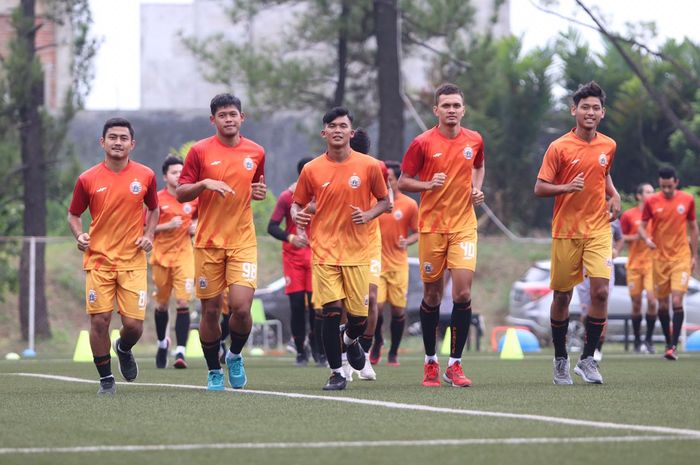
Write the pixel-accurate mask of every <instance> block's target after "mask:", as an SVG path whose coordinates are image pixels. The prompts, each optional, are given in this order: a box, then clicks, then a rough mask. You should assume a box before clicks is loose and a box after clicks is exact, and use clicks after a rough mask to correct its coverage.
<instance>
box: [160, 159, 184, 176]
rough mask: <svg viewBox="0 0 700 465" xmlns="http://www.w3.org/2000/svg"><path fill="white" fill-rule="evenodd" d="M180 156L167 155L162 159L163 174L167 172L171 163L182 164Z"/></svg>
mask: <svg viewBox="0 0 700 465" xmlns="http://www.w3.org/2000/svg"><path fill="white" fill-rule="evenodd" d="M184 164H185V162H183V161H182V158H180V157H178V156H175V155H168V156H167V157H165V160H164V161H163V174H168V169H169V168H170V167H171V166H173V165H184Z"/></svg>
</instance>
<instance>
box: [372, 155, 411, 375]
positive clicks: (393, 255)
mask: <svg viewBox="0 0 700 465" xmlns="http://www.w3.org/2000/svg"><path fill="white" fill-rule="evenodd" d="M386 166H387V168H388V171H389V184H390V186H391V190H392V191H393V192H394V208H393V209H392V210H391V212H388V213H386V214H384V215H380V216H379V227H380V229H381V234H382V274H381V279H380V281H379V291H378V295H377V301H378V302H379V316H378V318H377V328H376V330H375V332H374V344H373V345H372V350H371V351H370V361H371V363H372V364H375V365H376V364H377V363H379V360H380V359H381V350H382V345H384V338H383V335H382V323H383V321H384V318H383V312H384V309H385V307H387V304H388V307H389V308H391V324H390V329H391V347H390V348H389V354H388V358H387V365H390V366H398V365H399V359H398V350H399V344H401V338H402V336H403V331H404V327H405V326H406V315H405V311H406V295H407V294H408V250H407V249H408V246H409V245H411V244H414V243H415V242H416V241H418V204H417V203H416V201H415V200H413V199H412V198H410V197H409V196H407V195H405V194H402V193H401V191H399V189H398V178H399V176H401V165H400V164H399V163H398V162H395V161H387V162H386Z"/></svg>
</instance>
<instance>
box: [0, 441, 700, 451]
mask: <svg viewBox="0 0 700 465" xmlns="http://www.w3.org/2000/svg"><path fill="white" fill-rule="evenodd" d="M685 440H698V438H697V437H693V436H599V437H583V438H582V437H576V438H481V439H429V440H386V441H330V442H243V443H229V444H156V445H119V446H78V447H7V448H0V455H9V454H25V455H28V454H76V453H86V452H154V451H189V450H202V449H335V448H338V447H346V448H355V447H407V446H413V447H416V446H418V447H425V446H492V445H496V446H500V445H507V446H513V445H516V446H517V445H531V444H581V443H583V444H591V443H597V444H601V443H623V442H649V441H685Z"/></svg>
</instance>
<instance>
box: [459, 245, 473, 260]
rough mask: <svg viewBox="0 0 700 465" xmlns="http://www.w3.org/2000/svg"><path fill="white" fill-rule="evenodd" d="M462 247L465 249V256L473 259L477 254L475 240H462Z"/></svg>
mask: <svg viewBox="0 0 700 465" xmlns="http://www.w3.org/2000/svg"><path fill="white" fill-rule="evenodd" d="M459 246H460V248H461V249H462V251H464V258H466V259H467V260H471V259H473V258H474V257H475V256H476V244H475V243H474V242H460V243H459Z"/></svg>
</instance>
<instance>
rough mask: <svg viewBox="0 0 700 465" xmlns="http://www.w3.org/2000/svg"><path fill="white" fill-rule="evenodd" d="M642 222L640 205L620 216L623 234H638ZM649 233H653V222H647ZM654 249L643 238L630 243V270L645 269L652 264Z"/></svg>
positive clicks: (628, 266) (628, 265) (628, 260)
mask: <svg viewBox="0 0 700 465" xmlns="http://www.w3.org/2000/svg"><path fill="white" fill-rule="evenodd" d="M641 222H642V209H641V208H639V207H634V208H630V209H629V210H627V211H625V212H624V213H623V214H622V216H620V226H621V227H622V234H626V235H632V234H637V231H638V230H639V224H640V223H641ZM646 231H647V234H651V222H649V224H647V228H646ZM651 259H652V251H651V249H650V248H649V247H647V245H646V244H645V243H644V241H643V240H641V239H637V240H634V241H630V243H629V258H628V259H627V268H628V269H630V270H635V269H643V268H646V267H648V266H649V265H651Z"/></svg>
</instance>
